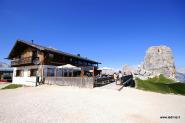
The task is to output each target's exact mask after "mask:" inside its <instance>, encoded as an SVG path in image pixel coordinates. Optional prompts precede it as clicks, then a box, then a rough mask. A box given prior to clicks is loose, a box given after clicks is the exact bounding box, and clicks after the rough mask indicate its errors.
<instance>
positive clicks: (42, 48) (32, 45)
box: [8, 40, 101, 64]
mask: <svg viewBox="0 0 185 123" xmlns="http://www.w3.org/2000/svg"><path fill="white" fill-rule="evenodd" d="M18 43H22V44H25V45H28V46H31V47H33V48H36V49H39V50H42V51H49V52H54V53H58V54H61V55H66V56H70V57H73V58H77V59H82V60H85V61H89V62H92V63H96V64H101V63H100V62H97V61H94V60H91V59H88V58H84V57H81V56H77V55H74V54H70V53H67V52H63V51H60V50H57V49H54V48H48V47H45V46H41V45H38V44H35V43H32V42H28V41H24V40H17V41H16V43H15V45H14V47H13V48H12V50H11V52H10V54H9V56H8V59H11V58H12V53H13V52H14V49H15V47H16V46H17V45H18Z"/></svg>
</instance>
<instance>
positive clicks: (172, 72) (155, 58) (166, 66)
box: [142, 46, 176, 79]
mask: <svg viewBox="0 0 185 123" xmlns="http://www.w3.org/2000/svg"><path fill="white" fill-rule="evenodd" d="M142 67H143V68H142V69H144V70H145V71H149V72H151V74H152V75H159V74H163V75H164V76H166V77H168V78H171V79H175V77H176V68H175V62H174V57H173V54H172V50H171V48H169V47H167V46H152V47H150V48H149V49H148V50H147V52H146V56H145V59H144V63H143V66H142Z"/></svg>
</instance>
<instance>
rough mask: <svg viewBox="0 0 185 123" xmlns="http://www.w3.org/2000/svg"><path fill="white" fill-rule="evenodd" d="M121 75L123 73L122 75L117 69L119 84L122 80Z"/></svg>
mask: <svg viewBox="0 0 185 123" xmlns="http://www.w3.org/2000/svg"><path fill="white" fill-rule="evenodd" d="M122 77H123V75H122V73H121V71H119V74H118V79H119V84H121V82H122V80H121V79H122Z"/></svg>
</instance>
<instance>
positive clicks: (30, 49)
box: [8, 40, 100, 86]
mask: <svg viewBox="0 0 185 123" xmlns="http://www.w3.org/2000/svg"><path fill="white" fill-rule="evenodd" d="M8 59H10V60H11V67H13V83H16V84H25V85H32V86H33V85H35V83H36V76H39V81H42V82H44V79H45V77H48V76H49V77H54V76H55V75H56V74H55V68H56V67H57V66H62V65H66V64H70V65H74V66H76V67H79V68H83V69H82V70H84V71H83V75H84V73H85V69H91V70H93V74H98V73H97V69H98V64H100V63H99V62H97V61H94V60H90V59H88V58H84V57H81V56H80V55H79V54H78V55H74V54H70V53H66V52H63V51H59V50H56V49H53V48H48V47H44V46H41V45H38V44H34V43H33V42H26V41H23V40H17V41H16V43H15V45H14V47H13V48H12V50H11V52H10V54H9V56H8ZM88 71H89V70H88ZM63 76H68V77H70V76H71V74H68V75H67V74H66V75H64V74H63ZM73 76H74V77H79V76H82V74H81V73H80V72H76V73H75V74H73Z"/></svg>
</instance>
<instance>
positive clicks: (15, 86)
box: [2, 84, 23, 89]
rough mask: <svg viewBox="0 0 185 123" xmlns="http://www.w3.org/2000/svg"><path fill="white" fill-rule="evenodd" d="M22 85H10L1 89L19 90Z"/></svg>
mask: <svg viewBox="0 0 185 123" xmlns="http://www.w3.org/2000/svg"><path fill="white" fill-rule="evenodd" d="M22 86H23V85H20V84H10V85H8V86H6V87H4V88H2V89H15V88H19V87H22Z"/></svg>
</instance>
